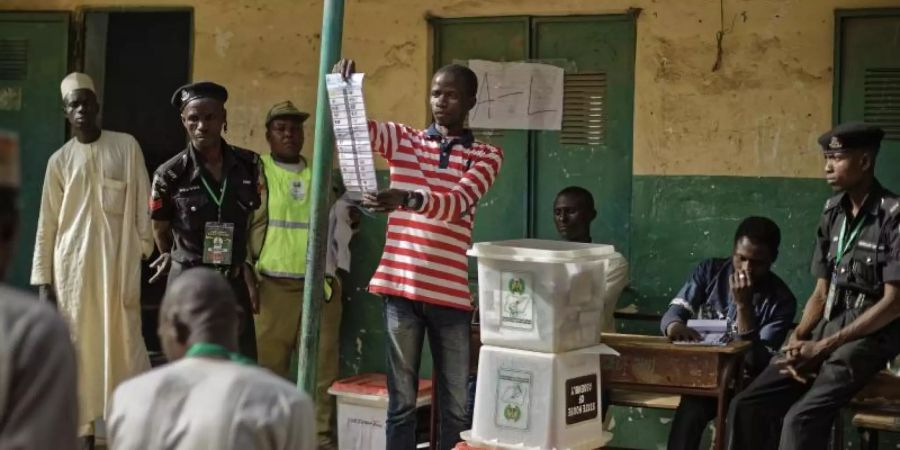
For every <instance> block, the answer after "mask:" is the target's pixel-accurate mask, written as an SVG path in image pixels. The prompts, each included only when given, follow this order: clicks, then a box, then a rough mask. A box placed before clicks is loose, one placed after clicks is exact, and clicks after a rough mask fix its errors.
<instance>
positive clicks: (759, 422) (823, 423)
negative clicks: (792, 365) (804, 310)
mask: <svg viewBox="0 0 900 450" xmlns="http://www.w3.org/2000/svg"><path fill="white" fill-rule="evenodd" d="M876 130H877V129H876ZM867 133H868V134H869V136H868V137H866V136H867ZM882 135H883V132H880V130H878V132H876V131H872V128H871V127H867V126H864V125H858V124H856V125H843V126H839V127H837V128H835V130H833V131H832V132H829V133H826V134H825V135H823V136H822V138H820V143H822V145H823V147H824V148H825V151H826V152H827V151H829V150H832V151H834V150H841V149H845V148H854V147H851V145H850V143H846V144H845V143H843V142H842V140H843V138H844V137H846V139H847V140H848V141H849V140H851V139H862V140H865V139H870V140H873V139H874V141H875V143H874V147H875V148H877V146H878V142H880V140H881V136H882ZM872 136H875V137H877V139H875V138H873V137H872ZM861 142H863V141H861ZM842 229H843V231H842ZM841 234H843V235H844V237H843V244H844V247H845V248H846V250H845V251H844V252H843V255H842V257H841V258H840V261H838V254H839V253H840V251H839V249H838V247H839V244H841V242H842V239H841ZM812 274H813V275H814V276H815V277H816V278H824V279H828V280H831V283H830V284H831V285H832V286H833V289H829V294H828V297H829V300H828V301H827V302H826V308H825V309H826V311H825V314H824V315H823V318H822V319H821V320H820V321H819V323H818V324H817V325H816V327H815V328H814V329H813V331H812V336H811V337H810V339H811V340H820V339H822V338H825V337H828V336H831V335H833V334H835V333H837V332H838V331H840V330H841V329H842V328H844V327H845V326H847V325H849V324H850V323H852V322H853V321H854V320H855V319H856V318H857V317H859V316H860V315H861V314H862V313H863V312H864V311H865V310H866V309H867V308H869V307H870V306H872V305H873V304H875V303H877V302H878V301H879V300H880V299H881V298H882V296H883V295H884V283H885V282H895V283H896V282H900V198H898V197H897V196H896V195H894V194H893V193H891V192H889V191H887V190H886V189H884V188H883V187H882V186H881V185H880V184H879V183H878V182H877V181H875V183H874V185H873V186H872V188H871V190H870V192H869V195H868V197H867V198H866V201H865V202H864V204H863V206H862V208H860V211H859V212H858V213H857V216H856V217H852V206H851V205H850V199H849V198H847V196H846V194H843V193H842V194H839V195H836V196H834V197H832V198H830V199H829V200H828V201H827V202H826V203H825V210H824V212H823V213H822V218H821V221H820V224H819V228H818V231H817V235H816V248H815V254H814V256H813V260H812ZM898 352H900V319H898V320H894V321H893V322H891V323H890V324H888V325H887V326H885V327H883V328H881V329H880V330H878V331H877V332H875V333H873V334H871V335H868V336H865V337H863V338H861V339H857V340H855V341H852V342H848V343H846V344H844V345H842V346H840V347H838V348H837V349H836V350H835V351H834V352H833V353H832V354H831V355H830V356H828V358H827V359H826V360H825V361H824V363H823V364H822V366H821V368H820V369H819V371H818V375H817V376H816V377H815V378H813V379H812V380H811V381H809V382H807V383H806V384H802V383H800V382H798V381H796V380H794V379H793V378H791V377H790V376H788V375H782V374H780V373H779V368H778V367H777V366H774V365H770V366H769V367H767V368H766V369H765V370H764V371H763V373H762V374H760V376H759V377H758V378H757V379H756V380H755V381H754V382H753V383H751V384H750V386H749V387H747V389H745V390H744V391H743V392H742V393H740V394H739V395H738V396H737V397H735V399H734V400H733V401H732V403H731V407H730V408H729V416H728V424H729V425H728V426H729V429H730V433H729V436H728V438H729V448H730V449H732V450H737V449H753V450H758V449H781V450H791V449H825V448H826V446H827V444H828V440H829V438H830V431H831V427H832V423H833V422H834V420H835V418H836V417H838V414H839V412H840V409H841V408H842V407H843V406H844V405H846V404H847V403H848V402H849V401H850V400H851V399H852V398H853V396H854V395H856V393H857V392H859V390H860V389H862V388H863V387H864V386H865V385H866V384H867V383H868V382H869V381H870V380H871V379H872V377H873V376H874V375H875V374H876V373H877V372H879V371H880V370H882V369H884V368H885V366H886V365H887V362H888V361H890V360H891V359H893V358H894V357H895V356H896V355H897V353H898Z"/></svg>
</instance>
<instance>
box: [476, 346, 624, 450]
mask: <svg viewBox="0 0 900 450" xmlns="http://www.w3.org/2000/svg"><path fill="white" fill-rule="evenodd" d="M601 354H612V355H614V354H616V353H615V351H614V350H612V349H611V348H609V347H607V346H605V345H596V346H593V347H588V348H584V349H579V350H575V351H571V352H566V353H542V352H532V351H527V350H518V349H508V348H502V347H493V346H483V347H481V353H480V356H479V365H478V386H477V391H476V394H475V411H474V416H473V420H472V430H470V431H467V432H464V433H463V436H462V437H463V439H465V441H466V442H467V445H470V446H472V447H476V448H501V449H506V448H515V449H522V450H526V449H535V450H537V449H541V450H550V449H557V450H563V449H571V450H576V449H594V448H597V447H601V446H602V445H604V444H605V443H606V441H607V440H608V438H609V437H610V435H609V434H608V433H605V432H604V431H603V415H602V413H601V410H600V405H601V397H602V394H601V391H600V356H599V355H601Z"/></svg>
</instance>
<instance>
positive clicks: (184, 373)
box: [108, 268, 316, 450]
mask: <svg viewBox="0 0 900 450" xmlns="http://www.w3.org/2000/svg"><path fill="white" fill-rule="evenodd" d="M159 316H160V317H159V337H160V341H161V342H162V347H163V352H164V353H165V354H166V357H167V358H168V359H169V361H173V362H171V363H169V364H167V365H165V366H163V367H160V368H158V369H155V370H152V371H150V372H148V373H145V374H143V375H141V376H138V377H136V378H133V379H131V380H129V381H126V382H125V383H123V384H121V385H120V386H119V387H118V388H117V389H116V391H115V393H114V394H113V400H112V406H111V408H110V412H109V417H108V425H109V439H110V448H111V449H138V448H147V449H150V448H185V449H188V448H191V449H193V448H196V449H204V448H209V449H213V448H215V449H223V450H228V449H234V450H238V449H240V450H255V449H266V450H268V449H273V450H274V449H285V450H287V449H292V450H293V449H301V450H311V449H313V448H315V442H316V430H315V424H314V423H313V405H312V401H311V400H310V398H309V397H308V396H307V395H306V394H303V393H301V392H298V391H297V390H296V388H295V387H294V386H293V385H291V384H289V383H288V382H286V381H284V380H282V379H281V378H279V377H278V376H276V375H274V374H272V373H271V372H269V371H267V370H265V369H260V368H258V367H255V366H253V363H252V362H251V361H250V360H249V359H247V358H246V357H244V356H241V355H240V354H239V353H238V324H239V320H238V306H237V302H236V300H235V294H234V291H233V290H232V289H231V287H230V285H229V283H228V281H226V280H225V278H223V277H222V276H221V275H220V274H219V273H218V272H216V271H214V270H212V269H206V268H195V269H189V270H187V271H185V272H184V273H183V274H182V275H181V276H179V277H178V278H177V279H175V280H173V281H172V283H171V284H170V285H169V290H168V292H167V293H166V296H165V298H164V299H163V303H162V306H161V308H160V313H159Z"/></svg>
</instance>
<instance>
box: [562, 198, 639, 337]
mask: <svg viewBox="0 0 900 450" xmlns="http://www.w3.org/2000/svg"><path fill="white" fill-rule="evenodd" d="M596 217H597V210H596V209H594V196H593V195H591V193H590V192H588V190H587V189H585V188H583V187H579V186H569V187H567V188H565V189H563V190H561V191H559V194H556V200H555V201H554V202H553V222H554V223H555V224H556V231H557V232H559V237H561V238H563V239H565V240H567V241H569V242H593V240H592V239H591V222H593V221H594V219H595V218H596ZM627 284H628V261H625V257H624V256H622V255H621V254H620V253H615V254H614V255H613V256H612V257H611V258H610V259H609V263H608V265H607V266H606V293H605V294H604V295H603V331H605V332H613V331H616V327H615V322H614V320H613V313H615V310H616V302H617V301H618V300H619V296H620V295H622V290H624V289H625V286H626V285H627Z"/></svg>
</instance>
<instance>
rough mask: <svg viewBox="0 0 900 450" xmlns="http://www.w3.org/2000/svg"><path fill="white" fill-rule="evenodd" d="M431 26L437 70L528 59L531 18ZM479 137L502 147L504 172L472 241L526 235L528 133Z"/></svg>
mask: <svg viewBox="0 0 900 450" xmlns="http://www.w3.org/2000/svg"><path fill="white" fill-rule="evenodd" d="M432 25H433V26H434V31H435V33H434V36H435V40H434V43H435V52H434V55H435V57H434V61H435V67H434V69H435V70H437V69H438V68H440V67H441V66H444V65H446V64H450V63H453V62H454V61H456V62H463V63H464V62H466V61H468V60H470V59H485V60H490V61H521V60H524V59H526V58H528V34H529V33H528V32H529V21H528V18H527V17H498V18H484V19H480V18H477V19H438V20H435V21H434V22H433V23H432ZM476 136H477V139H478V140H480V141H481V142H485V143H489V144H493V145H496V146H498V147H500V148H501V149H503V155H504V159H503V167H502V168H501V169H500V176H499V177H497V180H496V181H495V182H494V185H493V187H491V190H490V191H488V193H487V195H486V196H485V197H484V198H483V199H482V200H481V201H480V202H479V204H478V211H477V213H476V216H475V217H476V220H475V228H474V229H473V230H472V239H473V241H474V242H481V241H497V240H503V239H518V238H522V237H524V236H527V235H528V189H527V187H528V132H527V131H525V130H476ZM474 267H475V266H474V265H473V266H472V269H473V273H474Z"/></svg>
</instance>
